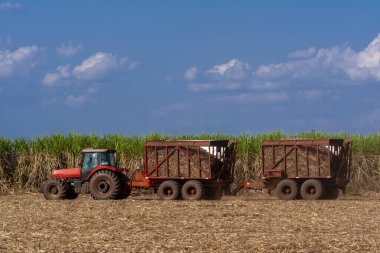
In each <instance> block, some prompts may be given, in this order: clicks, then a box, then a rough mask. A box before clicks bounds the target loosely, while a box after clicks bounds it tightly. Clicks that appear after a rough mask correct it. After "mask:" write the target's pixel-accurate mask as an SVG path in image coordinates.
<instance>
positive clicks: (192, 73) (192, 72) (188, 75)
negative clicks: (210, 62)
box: [184, 67, 198, 81]
mask: <svg viewBox="0 0 380 253" xmlns="http://www.w3.org/2000/svg"><path fill="white" fill-rule="evenodd" d="M197 75H198V69H197V67H190V68H188V69H187V70H186V72H185V74H184V77H185V79H186V80H189V81H191V80H194V79H195V78H197Z"/></svg>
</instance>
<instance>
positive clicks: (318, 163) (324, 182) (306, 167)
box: [244, 139, 352, 200]
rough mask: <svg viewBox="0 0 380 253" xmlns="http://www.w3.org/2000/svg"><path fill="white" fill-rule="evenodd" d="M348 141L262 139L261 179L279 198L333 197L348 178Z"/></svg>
mask: <svg viewBox="0 0 380 253" xmlns="http://www.w3.org/2000/svg"><path fill="white" fill-rule="evenodd" d="M351 149H352V142H351V141H350V140H347V141H346V140H343V139H323V140H297V139H296V140H281V141H263V142H262V145H261V163H262V182H258V183H257V182H256V183H252V182H246V183H244V187H245V188H263V187H266V188H268V189H275V190H276V195H277V196H278V198H280V199H286V200H290V199H296V198H302V199H321V198H325V199H336V198H337V197H338V195H339V189H341V190H342V191H343V192H345V188H346V185H347V184H348V182H349V181H350V168H351Z"/></svg>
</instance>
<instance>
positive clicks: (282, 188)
mask: <svg viewBox="0 0 380 253" xmlns="http://www.w3.org/2000/svg"><path fill="white" fill-rule="evenodd" d="M276 195H277V197H278V198H279V199H282V200H293V199H295V198H296V197H297V196H298V185H297V182H296V181H294V180H292V179H284V180H282V181H280V182H279V183H278V185H277V187H276Z"/></svg>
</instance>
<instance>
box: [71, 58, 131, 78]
mask: <svg viewBox="0 0 380 253" xmlns="http://www.w3.org/2000/svg"><path fill="white" fill-rule="evenodd" d="M125 62H126V59H125V58H122V59H119V58H118V56H116V55H113V54H109V53H102V52H99V53H96V54H94V55H92V56H91V57H89V58H87V59H86V60H84V61H83V62H82V63H81V64H80V65H77V66H76V67H75V68H74V69H73V75H74V76H75V77H76V78H78V79H81V80H95V79H99V78H103V77H104V76H106V75H107V74H109V73H110V72H113V71H115V70H117V69H118V68H119V67H120V66H121V65H122V64H123V63H125Z"/></svg>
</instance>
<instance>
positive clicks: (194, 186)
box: [181, 180, 205, 200]
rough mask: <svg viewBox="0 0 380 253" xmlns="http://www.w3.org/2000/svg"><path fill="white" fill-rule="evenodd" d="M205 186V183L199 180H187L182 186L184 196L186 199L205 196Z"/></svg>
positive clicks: (196, 198) (198, 198) (197, 198)
mask: <svg viewBox="0 0 380 253" xmlns="http://www.w3.org/2000/svg"><path fill="white" fill-rule="evenodd" d="M204 192H205V188H204V186H203V184H202V183H201V182H199V181H197V180H190V181H187V182H186V183H185V184H184V185H183V186H182V190H181V193H182V198H183V199H184V200H200V199H202V198H203V196H204Z"/></svg>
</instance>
